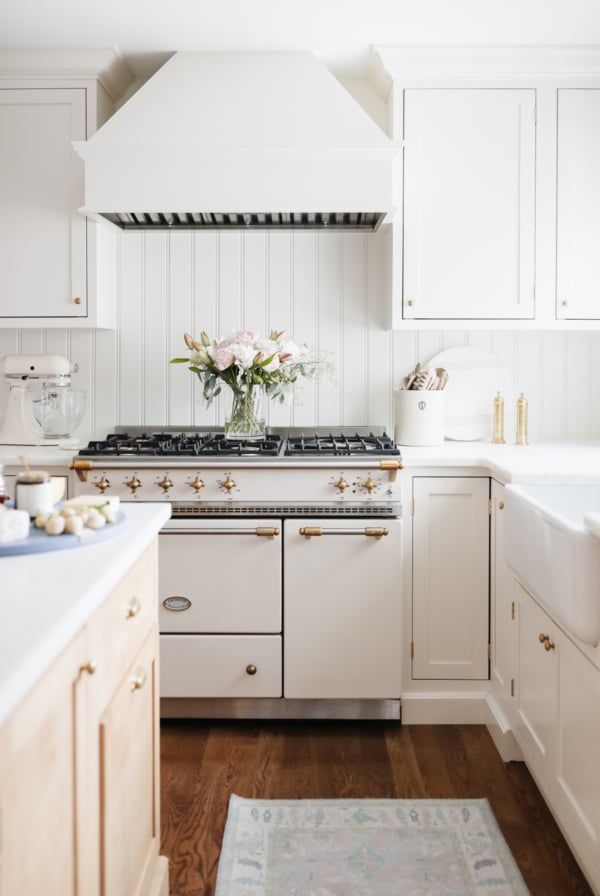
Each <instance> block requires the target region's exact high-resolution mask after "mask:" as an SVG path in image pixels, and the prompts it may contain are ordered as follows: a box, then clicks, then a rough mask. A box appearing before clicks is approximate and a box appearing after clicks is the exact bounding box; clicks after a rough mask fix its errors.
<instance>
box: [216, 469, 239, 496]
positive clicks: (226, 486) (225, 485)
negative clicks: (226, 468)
mask: <svg viewBox="0 0 600 896" xmlns="http://www.w3.org/2000/svg"><path fill="white" fill-rule="evenodd" d="M236 486H237V482H235V481H234V480H233V479H232V478H231V473H228V474H227V479H225V480H223V481H222V482H219V487H220V488H222V489H223V491H226V492H227V494H228V495H230V494H231V492H232V490H233V489H234V488H235V487H236Z"/></svg>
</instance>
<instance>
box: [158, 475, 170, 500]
mask: <svg viewBox="0 0 600 896" xmlns="http://www.w3.org/2000/svg"><path fill="white" fill-rule="evenodd" d="M156 484H157V485H158V487H159V488H162V490H163V494H165V495H166V494H167V493H168V491H169V489H170V488H173V483H172V482H171V480H170V479H169V477H168V476H167V474H166V473H165V475H164V476H163V478H162V479H161V481H160V482H157V483H156Z"/></svg>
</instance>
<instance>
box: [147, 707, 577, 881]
mask: <svg viewBox="0 0 600 896" xmlns="http://www.w3.org/2000/svg"><path fill="white" fill-rule="evenodd" d="M231 793H236V794H238V796H244V797H255V798H259V799H302V798H308V797H313V798H333V797H337V798H373V797H382V798H390V799H391V798H397V799H401V798H416V799H423V798H440V799H441V798H449V799H450V798H454V799H456V798H469V799H477V798H481V797H487V799H488V800H489V802H490V804H491V807H492V809H493V811H494V814H495V816H496V819H497V821H498V824H499V825H500V828H501V830H502V833H503V834H504V837H505V838H506V841H507V842H508V845H509V847H510V848H511V850H512V853H513V856H514V857H515V859H516V861H517V863H518V865H519V868H520V869H521V873H522V875H523V877H524V878H525V882H526V883H527V885H528V887H529V889H530V891H531V894H532V896H583V894H586V896H588V894H591V890H590V889H589V887H588V885H587V884H586V882H585V878H584V877H583V875H582V874H581V872H580V871H579V868H578V866H577V864H576V862H575V860H574V858H573V856H572V854H571V852H570V851H569V848H568V847H567V845H566V843H565V841H564V840H563V838H562V836H561V834H560V831H559V829H558V828H557V826H556V824H555V822H554V820H553V818H552V816H551V814H550V812H549V810H548V809H547V808H546V805H545V803H544V801H543V799H542V797H541V796H540V793H539V791H538V789H537V787H536V786H535V784H534V782H533V780H532V778H531V776H530V775H529V772H528V771H527V769H526V767H525V765H524V764H523V763H520V762H514V763H508V764H506V765H505V764H504V763H503V762H502V760H501V759H500V757H499V755H498V753H497V752H496V749H495V747H494V745H493V743H492V741H491V739H490V737H489V734H488V732H487V730H486V728H485V727H483V726H479V725H456V726H455V725H445V726H428V725H418V726H408V725H399V724H398V723H395V722H361V723H359V722H289V721H287V722H247V721H242V722H240V721H237V722H229V721H226V722H215V721H163V722H162V724H161V801H162V806H161V814H162V848H161V852H162V853H163V855H166V856H168V857H169V859H170V892H171V894H173V896H212V894H213V893H214V886H215V878H216V872H217V863H218V860H219V852H220V848H221V838H222V836H223V828H224V825H225V817H226V814H227V803H228V799H229V795H230V794H231ZM281 896H286V894H281ZM373 896H377V894H373Z"/></svg>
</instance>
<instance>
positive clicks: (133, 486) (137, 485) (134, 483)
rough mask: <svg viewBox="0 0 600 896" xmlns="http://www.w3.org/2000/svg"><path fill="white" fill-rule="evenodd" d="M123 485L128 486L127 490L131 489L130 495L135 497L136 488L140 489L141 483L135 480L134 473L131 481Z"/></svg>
mask: <svg viewBox="0 0 600 896" xmlns="http://www.w3.org/2000/svg"><path fill="white" fill-rule="evenodd" d="M125 485H127V486H129V488H130V489H131V493H132V494H133V495H135V493H136V492H137V490H138V488H141V487H142V483H141V482H140V480H139V479H138V478H137V476H136V474H135V473H134V474H133V476H132V477H131V479H130V480H129V482H126V483H125Z"/></svg>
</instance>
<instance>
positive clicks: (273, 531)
mask: <svg viewBox="0 0 600 896" xmlns="http://www.w3.org/2000/svg"><path fill="white" fill-rule="evenodd" d="M254 533H255V535H261V536H263V537H266V538H274V537H275V536H276V535H279V529H278V528H277V527H276V526H257V527H256V529H255V530H254Z"/></svg>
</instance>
